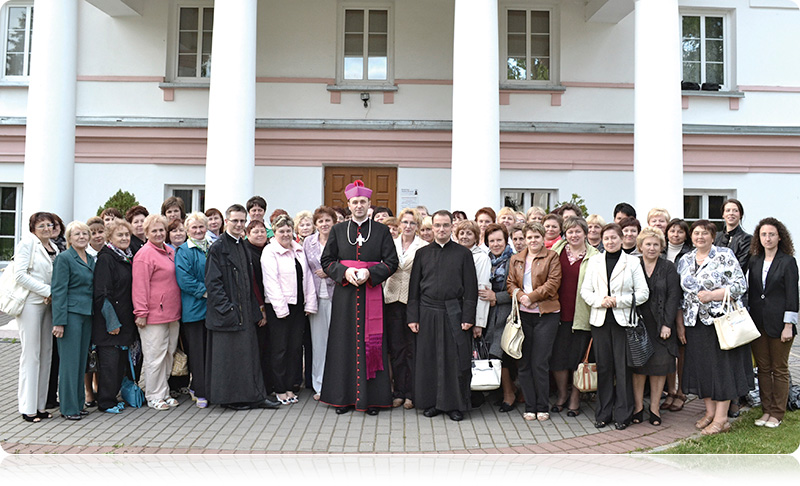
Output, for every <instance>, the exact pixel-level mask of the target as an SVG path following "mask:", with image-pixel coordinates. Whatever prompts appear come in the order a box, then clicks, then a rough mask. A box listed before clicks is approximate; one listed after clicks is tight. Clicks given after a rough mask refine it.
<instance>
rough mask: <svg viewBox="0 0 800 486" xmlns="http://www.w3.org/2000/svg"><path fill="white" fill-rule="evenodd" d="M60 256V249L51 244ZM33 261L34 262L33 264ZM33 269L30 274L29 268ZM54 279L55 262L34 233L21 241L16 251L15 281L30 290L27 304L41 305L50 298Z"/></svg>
mask: <svg viewBox="0 0 800 486" xmlns="http://www.w3.org/2000/svg"><path fill="white" fill-rule="evenodd" d="M51 246H52V249H54V250H55V251H56V254H58V247H57V246H56V245H55V243H52V244H51ZM31 260H33V262H31ZM29 266H30V267H31V270H30V273H28V267H29ZM52 278H53V261H52V260H50V255H49V254H48V253H47V250H45V249H44V245H43V244H42V242H41V240H39V238H37V237H36V235H34V234H33V233H28V234H27V235H25V236H23V237H22V239H20V242H19V243H18V244H17V248H16V249H15V251H14V279H15V280H16V281H17V283H19V284H20V285H21V286H22V287H24V288H26V289H28V290H30V294H28V299H27V300H26V302H29V303H31V304H41V303H43V302H44V299H45V297H50V281H51V279H52Z"/></svg>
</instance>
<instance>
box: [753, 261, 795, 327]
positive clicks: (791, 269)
mask: <svg viewBox="0 0 800 486" xmlns="http://www.w3.org/2000/svg"><path fill="white" fill-rule="evenodd" d="M763 268H764V254H763V253H762V254H760V255H753V256H751V257H750V262H749V264H748V277H749V284H750V299H749V303H750V317H752V318H753V322H754V323H755V324H756V327H757V328H758V330H759V331H760V332H761V333H762V334H764V333H766V335H767V336H769V337H771V338H776V339H777V338H780V337H781V332H782V331H783V327H784V325H785V323H790V324H792V335H793V336H794V335H796V334H797V310H798V293H797V290H798V289H797V280H798V274H797V261H796V260H795V259H794V257H792V256H790V255H787V254H786V253H784V252H782V251H781V250H780V249H779V250H778V252H777V253H776V254H775V258H773V260H772V263H771V264H770V267H769V270H768V271H767V279H766V285H762V281H761V272H762V270H763Z"/></svg>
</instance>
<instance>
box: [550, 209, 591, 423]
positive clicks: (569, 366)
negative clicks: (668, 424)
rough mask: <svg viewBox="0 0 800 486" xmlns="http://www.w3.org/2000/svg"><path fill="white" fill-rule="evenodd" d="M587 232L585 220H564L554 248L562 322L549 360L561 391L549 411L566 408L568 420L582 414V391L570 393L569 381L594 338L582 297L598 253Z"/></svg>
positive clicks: (573, 390)
mask: <svg viewBox="0 0 800 486" xmlns="http://www.w3.org/2000/svg"><path fill="white" fill-rule="evenodd" d="M588 233H589V225H588V224H587V222H586V221H585V220H584V219H583V218H567V219H566V220H565V221H564V234H565V239H563V240H561V241H559V242H557V243H556V244H555V245H553V251H555V252H556V253H558V258H559V260H560V262H561V287H559V289H558V299H559V302H560V303H561V321H560V322H559V324H558V333H556V341H555V343H554V344H553V355H552V357H551V358H550V370H551V371H552V372H553V378H555V382H556V388H557V389H558V396H557V398H556V403H555V405H553V408H551V409H550V411H551V412H555V413H559V412H561V411H562V410H564V407H566V408H567V416H569V417H577V416H578V415H579V414H580V413H581V411H580V391H579V390H578V388H576V387H574V386H573V387H572V391H568V386H569V378H570V376H571V375H572V373H571V372H573V371H575V369H577V367H578V363H580V362H581V359H583V356H584V355H585V354H586V349H587V348H588V346H589V340H590V339H591V338H592V333H591V329H592V328H591V326H589V310H590V308H589V305H588V304H586V302H585V301H584V300H583V299H581V297H580V295H579V290H580V288H581V284H583V280H584V278H585V277H586V268H587V267H588V265H589V259H590V258H591V257H593V256H595V255H597V253H599V252H598V251H597V249H596V248H595V247H593V246H592V245H591V244H589V242H588V241H587V239H586V238H587V235H588ZM568 402H569V403H568Z"/></svg>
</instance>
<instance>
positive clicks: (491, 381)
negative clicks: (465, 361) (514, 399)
mask: <svg viewBox="0 0 800 486" xmlns="http://www.w3.org/2000/svg"><path fill="white" fill-rule="evenodd" d="M502 371H503V362H502V361H500V360H499V359H490V358H489V350H488V349H487V348H486V341H485V340H484V339H483V338H482V337H480V338H475V339H474V340H473V342H472V381H470V384H469V388H470V390H472V391H491V390H497V389H498V388H500V375H501V374H502Z"/></svg>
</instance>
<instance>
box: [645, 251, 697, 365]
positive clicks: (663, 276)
mask: <svg viewBox="0 0 800 486" xmlns="http://www.w3.org/2000/svg"><path fill="white" fill-rule="evenodd" d="M685 246H686V245H684V247H685ZM642 272H643V273H644V274H645V276H646V275H647V271H646V270H645V268H644V259H642ZM647 286H648V288H649V289H650V297H648V298H647V301H646V302H645V303H644V304H642V305H641V306H640V307H642V308H644V309H649V310H650V312H651V313H652V316H653V317H654V318H655V321H656V322H655V324H656V325H655V333H654V334H653V335H651V338H656V339H655V341H656V342H657V343H661V344H663V345H664V346H666V347H667V350H668V351H669V354H671V355H672V356H678V342H677V337H676V336H677V334H676V333H675V318H676V317H677V315H678V311H679V309H680V303H681V299H682V298H683V290H682V289H681V282H680V277H679V276H678V270H677V269H676V268H675V264H674V263H672V262H671V261H669V260H667V259H666V258H659V259H658V260H656V266H655V268H654V269H653V274H652V275H651V276H650V277H649V278H647ZM645 315H649V314H645ZM662 326H667V327H668V328H669V329H670V331H671V334H670V337H669V338H667V339H666V340H665V339H661V337H660V335H661V327H662Z"/></svg>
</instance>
